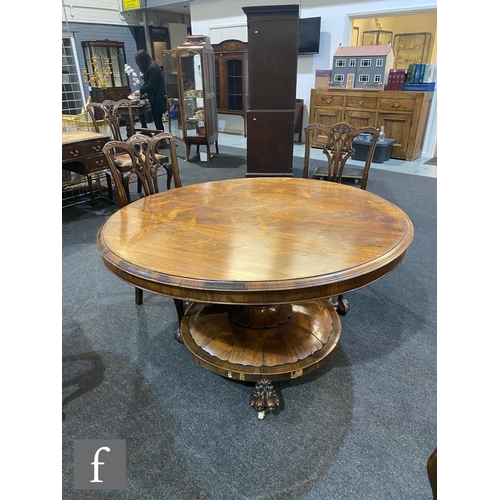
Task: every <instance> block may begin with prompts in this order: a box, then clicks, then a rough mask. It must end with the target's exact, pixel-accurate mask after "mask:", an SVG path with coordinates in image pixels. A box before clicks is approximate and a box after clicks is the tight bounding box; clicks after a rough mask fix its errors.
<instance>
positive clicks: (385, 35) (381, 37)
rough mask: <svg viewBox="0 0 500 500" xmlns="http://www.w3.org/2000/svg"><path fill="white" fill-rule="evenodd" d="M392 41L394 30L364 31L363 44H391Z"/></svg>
mask: <svg viewBox="0 0 500 500" xmlns="http://www.w3.org/2000/svg"><path fill="white" fill-rule="evenodd" d="M391 42H392V31H383V30H374V31H363V41H362V45H389V44H390V43H391Z"/></svg>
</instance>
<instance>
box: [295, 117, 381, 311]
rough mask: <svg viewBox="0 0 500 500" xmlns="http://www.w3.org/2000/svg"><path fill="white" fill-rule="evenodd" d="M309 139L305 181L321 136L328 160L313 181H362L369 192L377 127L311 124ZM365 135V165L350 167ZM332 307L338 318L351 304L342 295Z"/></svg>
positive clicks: (377, 135) (319, 168) (305, 157)
mask: <svg viewBox="0 0 500 500" xmlns="http://www.w3.org/2000/svg"><path fill="white" fill-rule="evenodd" d="M304 134H305V138H306V144H305V154H304V170H303V173H302V176H303V177H304V178H305V179H308V178H309V167H310V160H311V147H312V146H311V145H312V143H313V138H316V140H317V136H320V137H321V138H322V139H324V141H325V146H324V147H323V153H324V154H325V156H326V162H327V164H326V166H325V165H321V166H318V167H317V168H316V169H315V170H314V173H313V178H314V179H320V180H325V181H330V182H338V183H339V184H341V183H342V181H343V180H346V179H351V180H354V181H355V182H359V180H361V185H360V188H361V189H365V190H366V185H367V183H368V174H369V173H370V166H371V163H372V159H373V155H374V153H375V147H376V146H377V139H378V138H379V135H380V133H379V131H378V130H377V129H376V128H374V127H353V126H352V125H350V124H349V123H346V122H339V123H336V124H334V125H330V126H328V125H322V124H321V123H310V124H309V125H307V127H305V128H304ZM359 134H363V136H364V137H366V138H370V139H369V140H371V142H370V146H369V148H368V152H367V155H366V159H365V164H364V165H363V166H362V167H356V166H351V165H348V164H347V160H349V158H351V157H352V156H353V155H354V147H353V140H354V139H355V138H356V137H357V136H359ZM330 301H331V303H332V305H333V307H335V309H336V310H337V312H338V313H339V314H342V315H344V316H345V315H346V314H347V312H348V311H349V307H350V306H349V302H347V300H346V299H345V297H344V295H339V296H338V297H337V299H336V300H335V299H333V298H332V299H330Z"/></svg>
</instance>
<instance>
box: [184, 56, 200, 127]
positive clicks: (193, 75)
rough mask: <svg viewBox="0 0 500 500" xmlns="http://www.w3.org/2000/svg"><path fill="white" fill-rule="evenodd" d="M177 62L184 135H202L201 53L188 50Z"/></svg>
mask: <svg viewBox="0 0 500 500" xmlns="http://www.w3.org/2000/svg"><path fill="white" fill-rule="evenodd" d="M179 62H180V71H181V85H182V94H183V96H184V103H183V104H184V106H183V107H184V116H183V121H184V123H185V130H186V135H187V136H203V135H205V109H204V91H203V75H202V68H201V54H200V53H199V52H194V51H190V50H188V51H186V52H183V53H182V54H181V55H180V56H179Z"/></svg>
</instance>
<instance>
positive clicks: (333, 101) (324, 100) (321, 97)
mask: <svg viewBox="0 0 500 500" xmlns="http://www.w3.org/2000/svg"><path fill="white" fill-rule="evenodd" d="M314 103H315V104H316V106H343V105H344V96H343V95H332V94H319V93H318V94H316V99H315V100H314Z"/></svg>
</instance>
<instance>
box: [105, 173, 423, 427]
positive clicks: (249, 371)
mask: <svg viewBox="0 0 500 500" xmlns="http://www.w3.org/2000/svg"><path fill="white" fill-rule="evenodd" d="M412 239H413V225H412V222H411V220H410V219H409V217H408V216H407V215H406V213H405V212H404V211H403V210H401V209H400V208H398V207H397V206H395V205H394V204H392V203H390V202H389V201H387V200H385V199H383V198H381V197H379V196H377V195H375V194H372V193H370V192H367V191H365V190H361V189H359V188H356V187H352V186H346V185H342V184H337V183H332V182H325V181H318V180H314V179H303V178H289V177H276V178H269V177H257V178H245V179H231V180H222V181H214V182H206V183H200V184H193V185H190V186H186V187H182V188H178V189H173V190H169V191H165V192H162V193H159V194H154V195H151V196H147V197H144V198H142V199H140V200H138V201H135V202H133V203H131V204H129V205H127V206H126V207H124V208H122V209H120V210H118V211H117V212H116V213H114V214H113V215H112V216H111V217H110V218H109V219H108V220H107V221H106V222H105V223H104V224H103V226H102V227H101V228H100V230H99V233H98V237H97V246H98V249H99V252H100V255H101V258H102V260H103V262H104V264H105V266H106V267H107V268H108V269H109V270H110V271H111V272H113V273H114V274H116V275H117V276H119V277H120V278H121V279H123V280H125V281H126V282H128V283H130V284H132V285H134V286H135V287H139V288H142V289H144V290H149V291H151V292H155V293H158V294H162V295H165V296H168V297H172V298H174V299H180V300H182V301H186V302H188V303H189V307H188V308H187V309H186V311H185V313H183V316H182V315H181V317H180V332H181V337H182V339H181V341H182V342H183V343H184V344H185V346H186V347H187V349H188V352H189V353H190V355H191V356H192V357H193V358H194V359H195V360H196V361H197V362H198V363H199V364H200V365H201V366H203V367H205V368H206V369H208V370H210V371H212V372H215V373H217V374H219V375H222V376H224V377H228V378H231V379H235V380H242V381H252V382H255V389H254V390H253V392H252V394H251V396H250V404H251V405H252V407H253V408H255V409H256V410H257V411H258V412H259V417H260V418H263V416H264V415H265V414H266V412H268V411H272V410H275V409H276V408H277V407H279V405H280V402H281V399H280V396H279V395H278V393H277V391H276V388H275V387H274V384H273V383H274V382H276V381H280V380H287V379H293V378H296V377H300V376H302V375H304V374H306V373H309V372H311V371H313V370H315V369H316V368H318V367H319V366H320V365H321V364H322V363H323V362H324V361H325V360H326V359H327V358H328V356H329V355H330V354H332V352H333V350H334V349H335V347H336V345H337V343H338V341H339V337H340V332H341V323H340V319H339V316H338V314H337V311H336V308H335V307H334V303H333V302H332V300H331V298H332V297H334V296H337V295H340V294H345V293H347V292H351V291H353V290H356V289H359V288H362V287H365V286H367V285H369V284H370V283H373V282H374V281H377V280H379V279H380V278H383V277H384V276H385V275H387V274H388V273H390V272H391V271H392V270H393V269H394V268H395V267H396V266H398V264H400V263H401V262H402V260H403V259H404V257H405V255H406V253H407V250H408V248H409V246H410V244H411V242H412ZM394 293H395V294H397V293H398V291H397V290H394ZM177 302H179V300H177ZM351 314H352V313H351Z"/></svg>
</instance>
